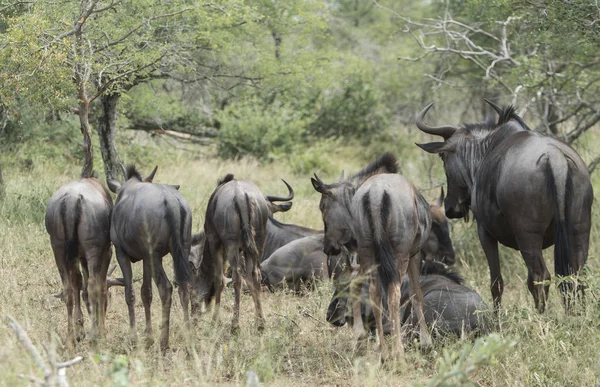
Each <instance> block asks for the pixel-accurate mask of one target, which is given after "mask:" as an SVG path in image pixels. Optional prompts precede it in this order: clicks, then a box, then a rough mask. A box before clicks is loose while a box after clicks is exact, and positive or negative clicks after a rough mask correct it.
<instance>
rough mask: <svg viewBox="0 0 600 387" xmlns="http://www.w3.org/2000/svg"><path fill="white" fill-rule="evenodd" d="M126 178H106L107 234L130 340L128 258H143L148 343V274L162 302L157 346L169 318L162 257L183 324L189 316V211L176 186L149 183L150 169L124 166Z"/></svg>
mask: <svg viewBox="0 0 600 387" xmlns="http://www.w3.org/2000/svg"><path fill="white" fill-rule="evenodd" d="M126 172H127V173H126V179H127V180H126V181H125V183H124V184H123V185H122V186H121V185H120V184H119V183H118V182H116V181H114V180H109V181H108V185H109V188H110V189H111V190H112V191H113V192H115V193H117V194H118V195H117V200H116V202H115V206H114V209H113V213H112V224H111V228H110V238H111V240H112V242H113V244H114V245H115V250H116V254H117V261H118V262H119V266H120V267H121V271H122V272H123V278H124V280H125V301H126V302H127V307H128V310H129V327H130V330H131V336H132V338H133V339H134V340H135V336H136V333H135V312H134V306H135V305H134V300H135V299H134V293H133V287H132V273H131V263H132V262H137V261H140V260H142V261H143V265H144V269H143V273H144V274H143V280H142V291H141V292H142V302H143V304H144V312H145V315H146V337H147V339H148V342H147V343H148V345H149V344H150V343H151V342H152V320H151V310H150V304H151V303H152V278H154V281H155V282H156V286H157V287H158V293H159V295H160V299H161V302H162V319H161V338H160V347H161V350H162V351H165V350H166V349H167V348H168V346H169V320H170V319H169V317H170V314H171V294H172V293H173V286H172V285H171V282H170V281H169V279H168V278H167V275H166V273H165V270H164V269H163V265H162V258H163V257H164V256H165V255H166V254H167V253H170V254H171V256H172V257H173V266H174V271H175V279H176V280H177V282H178V283H179V288H178V291H179V298H180V301H181V305H182V307H183V316H184V321H185V323H186V325H187V324H188V321H189V313H188V304H189V297H190V296H189V285H190V280H191V270H190V266H189V263H188V256H189V253H190V243H191V237H192V235H191V226H192V211H191V210H190V207H189V205H188V203H187V201H186V200H185V199H184V197H183V196H182V195H181V194H180V193H179V191H178V190H177V188H178V187H177V186H171V185H166V184H154V183H152V178H153V177H154V174H155V172H156V168H154V171H152V173H151V174H150V175H149V176H148V177H147V178H145V179H142V177H141V176H140V174H139V172H138V171H137V170H136V168H135V166H133V165H131V166H128V167H127V171H126Z"/></svg>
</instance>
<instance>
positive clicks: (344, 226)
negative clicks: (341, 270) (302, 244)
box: [310, 153, 398, 256]
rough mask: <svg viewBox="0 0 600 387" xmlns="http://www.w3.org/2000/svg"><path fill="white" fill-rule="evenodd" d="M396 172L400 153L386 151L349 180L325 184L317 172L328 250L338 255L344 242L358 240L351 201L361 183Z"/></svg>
mask: <svg viewBox="0 0 600 387" xmlns="http://www.w3.org/2000/svg"><path fill="white" fill-rule="evenodd" d="M396 172H398V165H397V161H396V157H395V156H394V155H392V154H391V153H385V154H383V155H382V156H380V157H379V158H378V159H377V160H375V161H374V162H373V163H371V164H369V165H368V166H367V167H365V168H364V169H362V170H361V171H359V172H358V173H357V174H355V175H353V176H350V177H349V178H348V179H347V180H345V181H340V182H339V183H336V184H325V183H324V182H323V181H322V180H321V179H319V177H318V176H317V175H316V174H315V177H314V178H311V179H310V180H311V182H312V185H313V187H314V189H315V190H316V191H317V192H319V193H320V194H321V201H320V202H319V209H320V210H321V215H322V217H323V226H324V229H325V238H324V240H323V252H324V253H325V254H327V255H328V256H329V255H337V254H339V253H340V251H341V247H342V246H346V247H352V246H353V244H354V243H355V240H354V238H353V236H352V228H351V221H352V215H351V213H350V203H351V201H352V197H353V196H354V193H355V192H356V190H357V189H358V187H360V186H361V185H362V183H364V182H365V181H366V180H367V179H368V178H369V177H371V176H373V175H376V174H379V173H396ZM342 178H343V173H342ZM342 178H340V180H342Z"/></svg>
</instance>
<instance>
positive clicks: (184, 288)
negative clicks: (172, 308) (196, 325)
mask: <svg viewBox="0 0 600 387" xmlns="http://www.w3.org/2000/svg"><path fill="white" fill-rule="evenodd" d="M177 292H178V293H179V302H181V307H182V308H183V322H184V325H185V328H186V329H189V327H190V312H189V305H190V288H189V285H188V284H181V285H179V288H178V289H177Z"/></svg>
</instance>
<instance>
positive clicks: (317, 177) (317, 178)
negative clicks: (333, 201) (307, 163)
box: [314, 173, 327, 186]
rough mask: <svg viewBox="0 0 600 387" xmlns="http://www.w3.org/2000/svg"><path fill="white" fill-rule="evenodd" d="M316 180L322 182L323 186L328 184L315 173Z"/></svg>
mask: <svg viewBox="0 0 600 387" xmlns="http://www.w3.org/2000/svg"><path fill="white" fill-rule="evenodd" d="M314 175H315V180H316V181H317V183H319V184H321V185H322V186H326V185H327V184H325V183H323V180H321V179H319V176H317V174H316V173H315V174H314Z"/></svg>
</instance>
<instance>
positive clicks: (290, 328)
mask: <svg viewBox="0 0 600 387" xmlns="http://www.w3.org/2000/svg"><path fill="white" fill-rule="evenodd" d="M413 134H414V132H412V133H411V135H413ZM586 136H587V137H586V138H585V139H583V140H581V143H582V144H586V148H587V149H592V150H593V149H594V145H596V149H597V146H598V145H600V144H599V143H600V141H598V133H597V132H596V133H594V132H592V133H588V134H587V135H586ZM407 137H408V136H407ZM122 140H123V139H122ZM411 142H412V141H407V142H406V143H400V144H389V145H387V146H382V145H380V146H372V147H371V148H370V149H368V150H366V151H364V150H359V149H358V148H355V147H354V148H353V147H349V146H348V147H343V148H340V149H337V150H336V151H335V152H332V153H330V154H328V155H326V156H325V157H324V160H326V163H327V165H323V168H322V169H324V170H326V171H329V172H330V173H325V174H324V175H323V176H321V177H322V178H323V180H325V181H332V180H334V179H337V176H338V175H339V172H340V171H341V169H345V170H346V173H348V172H351V171H355V170H357V169H359V168H360V167H361V166H362V165H364V164H365V163H366V162H368V161H369V160H370V159H371V158H372V157H371V156H373V155H376V154H378V153H380V152H383V151H386V150H392V151H394V152H395V153H396V154H397V155H398V158H399V160H400V165H401V168H402V171H403V174H404V175H405V176H407V177H408V178H409V179H411V180H412V181H414V182H415V183H416V184H417V185H418V186H419V187H421V188H429V187H431V186H432V185H434V184H435V183H438V182H441V181H443V180H442V179H443V177H444V175H443V171H442V169H441V162H440V161H439V160H438V159H437V158H436V157H434V156H430V155H426V154H424V152H420V151H419V150H418V149H417V148H416V147H414V146H412V145H411V144H410V143H411ZM135 149H136V152H131V153H130V154H127V155H124V156H125V157H124V158H125V160H139V161H141V162H142V163H139V164H138V166H139V168H140V169H141V170H142V173H144V172H145V173H147V172H149V171H150V170H151V168H152V167H153V166H154V164H155V163H157V164H159V170H158V173H157V177H156V179H155V181H156V182H160V183H171V184H181V192H182V193H183V195H184V196H185V197H186V198H187V200H188V201H189V203H190V206H191V208H192V210H193V219H194V222H193V231H194V232H198V231H200V230H201V228H202V224H203V216H204V211H205V208H206V204H207V200H208V197H209V195H210V193H211V192H212V190H213V188H214V185H215V183H216V181H217V179H218V178H219V177H221V176H222V175H224V174H225V173H229V172H231V173H234V174H235V175H236V177H239V178H246V179H251V180H253V181H255V182H256V183H257V184H258V186H259V187H260V188H261V190H262V191H263V193H265V194H267V193H268V194H284V193H285V186H284V185H283V184H282V183H281V181H280V180H279V179H280V178H285V179H286V180H287V181H288V182H290V184H292V185H293V187H294V189H295V191H296V198H295V199H294V207H293V208H292V210H291V211H290V212H289V213H286V214H281V216H278V218H279V219H281V220H283V221H286V222H293V223H298V224H302V225H304V226H308V227H314V228H320V227H321V225H322V222H321V218H320V213H319V210H318V199H319V196H318V195H317V194H316V193H315V192H314V191H313V188H312V186H311V184H310V181H309V175H308V174H305V173H302V174H295V173H294V172H293V168H292V167H291V166H289V165H288V161H287V160H281V161H279V162H275V163H273V164H270V165H261V164H259V163H257V162H255V161H252V160H239V161H222V160H219V159H215V158H213V157H211V156H208V155H202V154H201V153H200V152H199V151H193V152H189V151H182V150H177V149H175V148H171V147H164V146H163V148H162V149H159V148H158V147H157V145H156V144H154V143H153V142H147V145H146V146H141V145H136V148H135ZM581 152H582V156H583V157H584V158H585V159H586V161H587V160H589V159H590V157H591V156H592V154H591V152H589V151H587V150H586V149H583V150H582V151H581ZM159 154H160V157H158V156H156V157H155V155H159ZM5 159H6V161H5V169H4V173H5V182H6V194H7V197H6V200H5V201H4V202H3V203H2V204H1V206H2V207H1V211H2V216H1V218H0V230H1V232H0V246H2V252H1V253H0V278H1V279H2V281H1V282H0V317H1V321H2V323H1V324H0V342H1V343H2V345H1V346H0V385H23V384H26V383H27V382H26V381H24V380H23V379H20V378H19V377H18V376H17V375H18V374H26V375H29V374H34V375H35V374H39V371H38V370H37V369H36V368H35V366H34V365H33V362H32V361H31V359H30V358H29V356H28V355H27V354H26V352H25V351H24V350H23V348H22V347H20V345H19V343H18V342H17V340H16V339H15V337H14V334H13V332H12V331H11V330H10V329H9V328H8V326H7V318H6V316H7V315H11V316H13V317H14V318H15V319H16V320H17V321H19V322H20V323H21V325H22V326H23V327H24V328H25V329H26V330H27V331H28V333H29V335H30V336H31V339H32V341H33V343H34V344H35V345H36V346H37V347H38V348H40V349H41V345H42V344H43V343H51V342H52V341H56V343H57V345H58V347H59V350H58V354H59V358H60V359H62V360H67V359H68V358H71V357H72V356H73V355H75V354H80V355H82V356H83V357H84V361H83V362H82V363H80V364H77V365H75V366H74V367H72V368H70V369H68V370H67V375H68V378H69V380H70V381H71V383H72V384H73V385H148V386H149V385H152V386H154V385H214V384H219V385H221V384H226V385H240V384H241V385H243V384H245V383H246V373H247V371H249V370H252V371H254V372H255V373H256V375H257V376H258V379H259V380H260V382H261V383H264V384H267V385H298V386H300V385H382V384H383V385H425V384H428V383H429V382H430V381H431V380H432V378H435V377H436V376H437V377H440V376H441V375H442V374H444V373H445V372H447V371H448V368H447V366H449V365H451V364H452V363H453V362H452V361H451V360H446V361H444V360H443V359H444V357H445V356H446V357H451V355H452V354H454V355H456V354H459V353H461V351H462V350H463V349H465V348H467V349H466V350H467V351H468V348H470V346H471V341H460V340H456V339H446V340H442V341H438V342H436V344H435V346H434V348H433V350H431V351H430V352H428V353H421V352H420V351H419V350H418V349H416V348H414V347H412V348H409V349H408V350H407V361H406V363H407V364H406V365H405V366H402V367H394V366H388V365H384V366H379V362H378V356H377V353H378V352H377V350H376V346H375V344H371V345H370V347H369V353H368V355H367V356H366V357H364V358H355V357H354V356H353V336H352V333H351V331H350V329H347V328H335V327H332V326H330V325H329V324H328V323H327V322H326V321H325V310H326V308H327V304H328V302H329V298H330V295H331V293H332V289H331V285H330V284H329V283H327V282H326V283H322V284H320V285H319V286H317V288H316V290H315V291H314V292H312V293H309V294H307V295H305V296H301V297H298V296H294V295H292V294H289V293H287V292H277V293H274V294H270V293H263V303H264V304H263V305H264V306H263V309H264V311H265V317H266V320H267V326H266V329H265V332H264V333H263V334H257V332H256V330H255V329H254V326H253V324H254V311H253V307H252V302H251V298H250V296H249V295H244V296H243V298H242V310H241V316H242V320H241V332H240V334H239V335H238V336H237V337H236V336H232V335H231V334H230V331H229V328H230V318H231V309H232V305H233V295H232V290H231V289H226V291H225V294H224V300H223V301H222V305H223V306H222V312H221V320H220V322H219V323H217V324H213V323H212V322H211V319H210V316H207V315H204V316H202V317H201V318H200V321H199V323H198V325H197V327H195V328H194V329H192V331H191V332H190V333H189V334H188V333H187V332H185V331H184V330H183V329H182V312H181V306H180V305H179V301H178V299H177V297H176V293H174V296H175V297H174V302H173V308H172V320H171V321H172V322H171V327H172V329H171V343H170V345H171V350H170V351H169V352H168V353H167V354H166V355H165V356H162V355H161V354H160V351H159V349H158V344H155V345H154V346H153V347H151V348H150V349H149V350H147V349H146V348H145V345H144V341H143V329H144V317H143V316H144V314H143V307H142V303H141V299H140V297H139V283H138V284H136V285H135V288H136V319H137V324H138V325H137V331H138V338H139V343H138V346H137V347H135V348H131V347H130V346H129V345H128V343H127V340H126V338H127V332H128V322H127V311H126V306H125V302H124V297H123V290H122V289H114V288H113V289H112V291H111V293H112V298H111V300H110V305H109V310H108V317H107V338H106V342H105V343H104V345H103V346H102V347H101V349H100V350H98V351H92V350H91V348H90V345H89V342H88V341H87V340H84V341H83V342H81V343H79V345H78V347H77V350H76V351H75V353H69V352H68V351H66V350H63V349H62V347H61V344H60V342H61V339H62V338H64V337H65V332H66V310H65V309H66V308H65V306H64V304H63V303H62V302H61V301H59V300H58V299H56V298H54V297H52V294H53V293H57V292H58V291H60V288H61V285H60V280H59V275H58V271H57V270H56V267H55V264H54V258H53V256H52V251H51V249H50V244H49V240H48V236H47V234H46V231H45V229H44V221H43V219H44V210H45V203H46V202H47V200H48V199H49V197H50V196H51V194H52V193H53V192H54V191H55V190H56V189H57V188H58V187H59V186H60V185H61V184H63V183H65V182H67V181H69V180H72V179H73V178H74V177H76V176H77V174H78V173H79V165H77V164H76V162H73V163H70V164H65V162H64V159H61V158H60V157H39V158H38V159H34V160H33V163H32V165H33V166H32V168H29V167H28V165H29V164H27V166H26V165H24V164H23V163H22V162H21V161H22V160H21V159H20V156H19V155H18V154H13V155H8V156H5ZM97 165H100V164H99V161H97ZM97 169H100V168H97ZM593 181H594V187H595V191H596V195H599V194H600V173H598V172H596V173H595V175H594V179H593ZM424 192H425V196H426V197H427V198H430V199H433V198H435V197H436V195H437V194H438V191H437V190H427V191H424ZM593 211H594V215H593V229H592V236H591V247H590V257H589V291H588V292H587V296H588V297H587V301H588V302H587V303H586V304H585V305H580V306H579V307H578V310H577V313H576V314H575V315H573V316H566V315H565V313H564V311H563V309H562V306H561V303H560V298H559V293H558V291H557V289H556V287H555V286H553V287H552V290H551V293H550V305H549V308H548V310H547V312H546V313H545V314H543V315H539V314H538V313H536V312H535V310H534V308H533V302H532V298H531V296H530V295H529V293H528V291H527V288H526V285H525V279H526V270H525V267H524V264H523V263H522V259H521V257H520V256H519V255H518V254H517V253H516V252H514V251H512V250H508V249H505V248H501V254H502V255H501V265H502V270H503V276H504V279H505V293H504V294H505V296H504V299H503V309H502V311H501V314H500V319H499V329H498V334H499V336H494V337H492V338H491V339H490V340H489V341H490V342H492V343H493V342H494V340H496V341H498V340H500V341H501V342H506V343H513V346H512V347H510V348H509V349H508V350H504V351H498V353H497V354H495V353H494V352H496V351H495V350H494V348H493V346H491V347H489V348H488V347H484V350H483V354H484V355H486V354H487V355H489V356H491V355H497V356H492V357H491V358H489V359H488V360H490V361H488V362H487V363H489V364H483V365H482V366H480V367H477V368H476V369H475V370H474V372H473V373H471V375H470V380H471V381H472V382H473V383H477V384H481V385H486V386H492V385H493V386H496V385H500V386H504V385H509V386H515V385H574V386H592V385H596V384H598V383H599V382H600V355H599V354H600V351H599V350H598V349H599V348H600V329H599V325H600V305H599V298H598V296H599V294H600V293H599V292H600V257H599V254H600V234H599V227H600V206H599V205H598V202H597V201H596V202H595V203H594V209H593ZM452 237H453V240H454V245H455V248H456V252H457V265H458V267H459V269H460V271H461V272H462V274H463V275H464V276H465V278H466V279H467V284H468V285H469V286H471V287H473V288H474V289H476V290H478V291H479V292H480V293H481V294H482V296H483V297H484V299H485V300H486V302H487V303H488V304H491V297H490V293H489V290H488V288H489V279H488V278H489V277H488V276H489V274H488V269H487V265H486V262H485V258H484V257H483V253H482V251H481V247H480V246H479V243H478V240H477V237H476V232H475V228H474V225H473V224H470V223H469V224H466V223H464V222H459V221H456V222H452ZM551 250H552V249H549V250H548V251H546V254H545V256H546V259H547V262H548V264H549V267H552V266H553V265H552V264H551V257H552V251H551ZM113 259H114V258H113ZM165 265H166V266H167V269H166V270H167V273H168V275H169V276H170V277H171V278H172V262H171V259H170V258H169V257H165ZM141 269H142V267H141V264H136V265H134V275H135V277H141ZM118 272H119V271H118V270H117V274H118ZM551 272H553V270H551ZM153 291H154V300H153V301H154V302H153V307H152V309H153V313H154V320H153V321H154V331H155V333H156V332H157V331H158V323H159V320H160V318H159V313H160V299H159V297H158V294H157V291H156V288H154V289H153ZM89 325H90V324H89V318H87V314H86V328H89ZM498 337H499V338H498ZM486 351H487V352H486ZM467 353H468V352H467ZM470 356H471V357H470V358H469V359H473V356H475V354H473V353H471V355H470ZM484 357H485V356H484ZM480 360H481V359H480Z"/></svg>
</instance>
